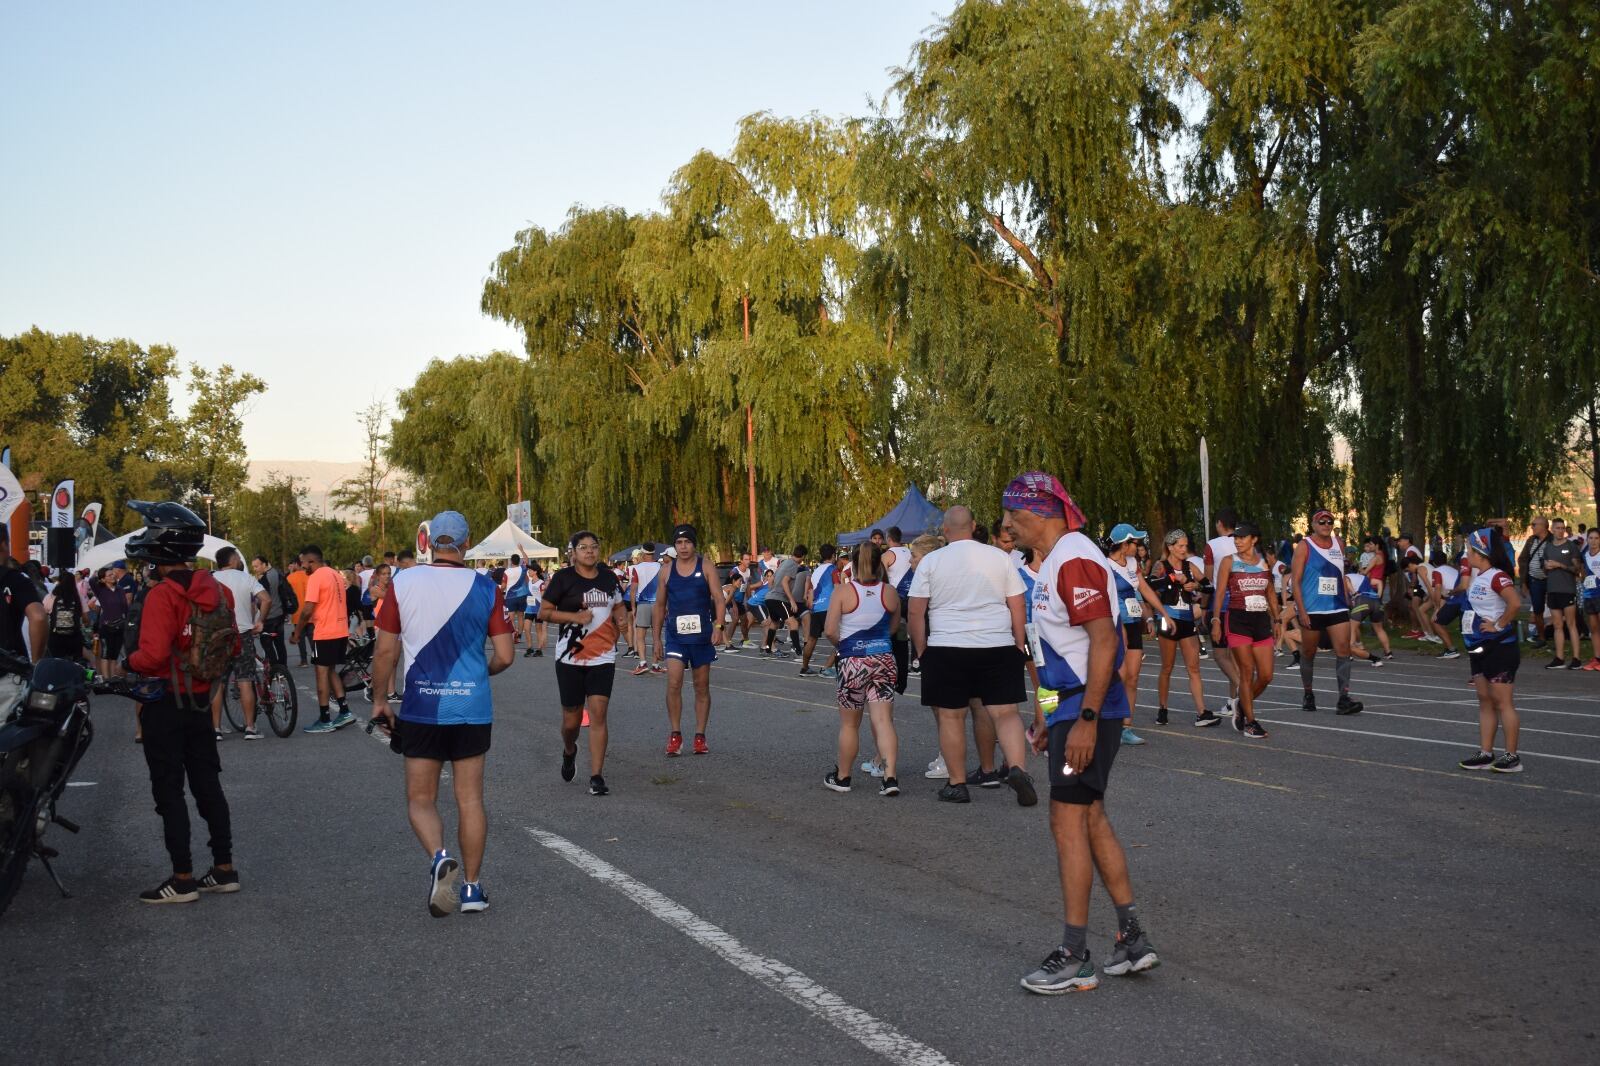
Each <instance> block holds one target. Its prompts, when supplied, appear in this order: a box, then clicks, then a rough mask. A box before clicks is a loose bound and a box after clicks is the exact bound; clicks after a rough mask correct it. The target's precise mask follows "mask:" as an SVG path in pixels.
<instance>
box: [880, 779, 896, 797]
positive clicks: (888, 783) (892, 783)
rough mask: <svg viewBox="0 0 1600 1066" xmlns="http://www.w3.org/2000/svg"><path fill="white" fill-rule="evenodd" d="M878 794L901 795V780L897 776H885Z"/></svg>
mask: <svg viewBox="0 0 1600 1066" xmlns="http://www.w3.org/2000/svg"><path fill="white" fill-rule="evenodd" d="M878 795H880V796H898V795H900V782H899V781H898V780H896V779H895V778H892V777H886V778H884V779H883V784H881V785H879V786H878Z"/></svg>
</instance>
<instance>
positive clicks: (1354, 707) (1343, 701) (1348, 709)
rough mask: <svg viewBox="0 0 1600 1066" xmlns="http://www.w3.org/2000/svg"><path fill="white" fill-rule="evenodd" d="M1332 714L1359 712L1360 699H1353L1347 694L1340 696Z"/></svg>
mask: <svg viewBox="0 0 1600 1066" xmlns="http://www.w3.org/2000/svg"><path fill="white" fill-rule="evenodd" d="M1333 713H1334V714H1360V713H1361V701H1360V700H1353V699H1351V698H1350V697H1349V696H1340V697H1339V705H1338V706H1337V707H1335V708H1334V710H1333Z"/></svg>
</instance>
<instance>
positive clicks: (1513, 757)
mask: <svg viewBox="0 0 1600 1066" xmlns="http://www.w3.org/2000/svg"><path fill="white" fill-rule="evenodd" d="M1490 769H1491V770H1493V771H1494V772H1495V773H1497V774H1520V773H1522V756H1520V755H1518V754H1517V753H1516V752H1514V751H1508V752H1506V753H1505V754H1504V755H1502V756H1500V757H1499V758H1498V759H1496V760H1495V761H1494V765H1493V766H1492V767H1490Z"/></svg>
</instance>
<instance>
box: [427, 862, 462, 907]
mask: <svg viewBox="0 0 1600 1066" xmlns="http://www.w3.org/2000/svg"><path fill="white" fill-rule="evenodd" d="M429 880H430V881H431V882H432V883H431V884H430V886H429V888H428V913H429V914H431V915H433V916H434V917H435V918H443V917H445V916H446V915H448V914H450V913H451V912H452V911H454V910H455V909H456V908H457V907H459V906H461V892H460V884H461V864H460V863H459V862H456V860H454V859H452V858H451V857H450V853H449V852H448V851H445V850H443V849H442V848H441V849H440V850H439V852H438V854H436V855H434V857H433V869H432V871H431V872H430V874H429Z"/></svg>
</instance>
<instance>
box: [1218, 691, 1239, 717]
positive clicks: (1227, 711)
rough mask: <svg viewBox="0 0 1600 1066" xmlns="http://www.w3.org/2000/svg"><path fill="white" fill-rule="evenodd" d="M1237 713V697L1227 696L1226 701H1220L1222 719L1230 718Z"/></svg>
mask: <svg viewBox="0 0 1600 1066" xmlns="http://www.w3.org/2000/svg"><path fill="white" fill-rule="evenodd" d="M1238 713H1239V697H1237V696H1229V697H1228V698H1227V699H1225V700H1223V701H1222V714H1223V716H1224V717H1228V718H1231V717H1233V716H1234V715H1236V714H1238Z"/></svg>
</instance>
